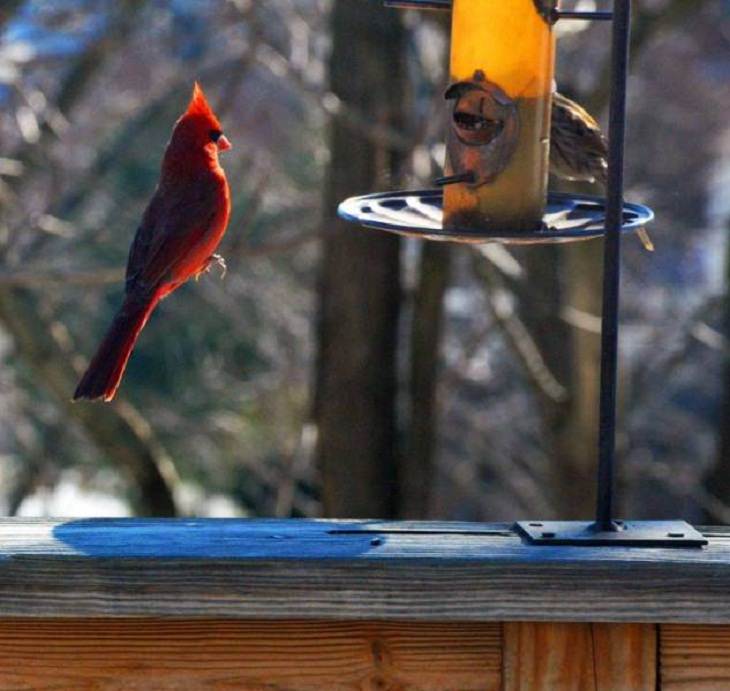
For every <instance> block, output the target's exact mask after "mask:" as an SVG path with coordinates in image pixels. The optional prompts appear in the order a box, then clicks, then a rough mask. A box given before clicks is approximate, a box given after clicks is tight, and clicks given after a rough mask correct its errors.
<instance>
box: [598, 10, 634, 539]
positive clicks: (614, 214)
mask: <svg viewBox="0 0 730 691" xmlns="http://www.w3.org/2000/svg"><path fill="white" fill-rule="evenodd" d="M630 25H631V0H614V3H613V25H612V37H611V107H610V120H609V127H608V145H609V149H608V184H607V190H606V239H605V246H604V253H603V316H602V327H601V396H600V422H599V430H598V496H597V502H596V522H595V524H594V530H598V531H609V530H617V525H616V524H615V523H614V522H613V521H612V520H611V519H612V516H613V485H614V456H615V448H616V386H617V379H618V378H617V370H618V306H619V278H620V268H621V225H622V210H623V164H624V160H623V159H624V130H625V121H626V77H627V68H628V62H629V31H630Z"/></svg>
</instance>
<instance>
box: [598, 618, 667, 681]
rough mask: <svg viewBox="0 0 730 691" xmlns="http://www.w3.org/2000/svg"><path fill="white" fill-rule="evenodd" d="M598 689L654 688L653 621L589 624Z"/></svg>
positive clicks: (654, 627) (655, 664)
mask: <svg viewBox="0 0 730 691" xmlns="http://www.w3.org/2000/svg"><path fill="white" fill-rule="evenodd" d="M591 632H592V634H593V659H594V665H595V670H596V687H597V691H655V689H656V669H657V627H656V625H655V624H592V625H591Z"/></svg>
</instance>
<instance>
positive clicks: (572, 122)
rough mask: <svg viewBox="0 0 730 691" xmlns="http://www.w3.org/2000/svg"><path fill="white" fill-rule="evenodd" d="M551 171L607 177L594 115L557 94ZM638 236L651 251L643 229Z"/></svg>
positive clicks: (604, 150)
mask: <svg viewBox="0 0 730 691" xmlns="http://www.w3.org/2000/svg"><path fill="white" fill-rule="evenodd" d="M550 172H551V173H552V174H553V175H556V176H557V177H559V178H563V179H565V180H583V181H586V182H598V183H600V184H601V185H602V186H603V187H604V189H605V187H606V181H607V174H608V144H607V143H606V138H605V137H604V136H603V133H602V132H601V127H600V126H599V124H598V123H597V122H596V120H595V119H594V118H593V116H592V115H591V114H590V113H589V112H588V111H587V110H586V109H585V108H583V107H582V106H580V105H578V104H577V103H576V102H575V101H571V100H570V99H569V98H567V97H566V96H563V95H562V94H560V93H558V92H555V93H553V98H552V116H551V121H550ZM637 235H638V236H639V239H640V240H641V243H642V244H643V245H644V248H645V249H647V250H649V251H650V252H653V251H654V243H653V242H652V241H651V238H650V237H649V234H648V233H647V232H646V230H645V229H644V228H639V230H638V231H637Z"/></svg>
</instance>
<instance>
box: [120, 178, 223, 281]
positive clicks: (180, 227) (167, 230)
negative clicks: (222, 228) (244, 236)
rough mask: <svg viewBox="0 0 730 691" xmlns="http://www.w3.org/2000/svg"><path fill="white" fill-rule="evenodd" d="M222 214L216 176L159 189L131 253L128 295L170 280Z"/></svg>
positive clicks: (218, 182) (150, 204)
mask: <svg viewBox="0 0 730 691" xmlns="http://www.w3.org/2000/svg"><path fill="white" fill-rule="evenodd" d="M219 213H221V183H220V181H219V180H218V179H217V178H215V177H213V176H205V177H200V178H197V179H195V180H191V181H189V182H187V183H175V184H173V185H168V186H162V185H161V186H160V187H158V189H157V191H156V192H155V195H154V197H153V198H152V200H151V201H150V203H149V205H148V207H147V210H146V211H145V213H144V216H143V218H142V223H141V224H140V227H139V229H138V230H137V234H136V235H135V238H134V242H133V243H132V247H131V248H130V251H129V259H128V261H127V278H126V281H127V292H129V291H131V290H134V289H138V288H146V289H152V288H155V287H157V286H158V285H160V284H161V283H163V282H164V281H165V280H167V279H169V278H170V276H171V275H172V274H173V273H174V272H175V268H176V267H177V266H178V265H179V264H180V263H181V262H184V261H185V258H186V256H188V255H189V253H190V251H191V250H192V249H194V248H195V246H196V245H197V244H198V243H199V242H201V240H203V238H205V236H206V234H207V232H208V230H209V229H210V228H211V225H212V223H213V221H214V219H215V218H216V216H217V215H218V214H219Z"/></svg>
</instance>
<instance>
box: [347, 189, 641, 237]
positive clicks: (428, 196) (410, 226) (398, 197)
mask: <svg viewBox="0 0 730 691" xmlns="http://www.w3.org/2000/svg"><path fill="white" fill-rule="evenodd" d="M338 213H339V215H340V216H341V217H342V218H344V219H345V220H347V221H354V222H356V223H359V224H361V225H363V226H366V227H368V228H374V229H377V230H382V231H386V232H389V233H397V234H398V235H405V236H408V237H415V238H420V239H422V240H444V241H449V242H463V243H485V242H502V243H509V244H539V243H548V242H575V241H577V240H590V239H591V238H597V237H602V236H603V235H604V233H605V223H606V204H605V200H604V199H603V198H602V197H592V196H588V195H577V194H563V193H560V192H550V193H549V194H548V199H547V206H546V208H545V215H544V216H543V222H542V225H541V226H540V227H539V228H536V229H535V230H533V231H527V232H525V231H520V232H513V233H511V232H509V231H505V230H494V231H491V230H487V229H480V230H473V229H471V228H458V227H457V228H444V227H443V192H442V190H440V189H433V190H413V191H401V192H380V193H375V194H366V195H363V196H361V197H351V198H350V199H346V200H345V201H344V202H342V203H341V204H340V206H339V209H338ZM653 218H654V212H653V211H652V210H651V209H649V208H648V207H646V206H642V205H640V204H629V203H626V202H624V205H623V219H622V230H623V231H624V232H632V231H636V230H638V229H639V228H642V227H643V226H644V225H646V224H647V223H649V222H650V221H651V220H652V219H653Z"/></svg>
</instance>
